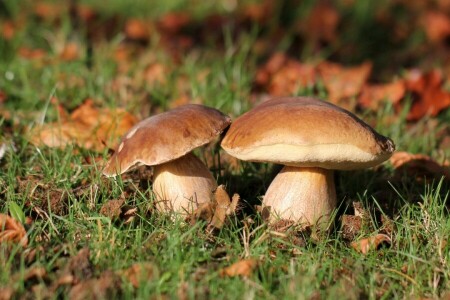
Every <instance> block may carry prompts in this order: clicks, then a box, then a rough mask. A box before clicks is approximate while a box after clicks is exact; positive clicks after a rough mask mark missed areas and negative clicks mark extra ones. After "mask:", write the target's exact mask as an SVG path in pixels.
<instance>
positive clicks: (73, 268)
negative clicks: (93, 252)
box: [63, 248, 94, 284]
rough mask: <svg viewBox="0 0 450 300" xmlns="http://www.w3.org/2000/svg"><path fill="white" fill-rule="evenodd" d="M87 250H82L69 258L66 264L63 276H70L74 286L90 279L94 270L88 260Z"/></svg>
mask: <svg viewBox="0 0 450 300" xmlns="http://www.w3.org/2000/svg"><path fill="white" fill-rule="evenodd" d="M89 256H90V251H89V248H83V249H81V250H80V251H78V253H77V254H76V255H75V256H73V257H71V258H70V260H69V262H68V263H67V265H66V267H65V269H64V271H63V275H71V276H73V277H72V281H73V283H74V284H76V283H78V282H81V281H83V280H86V279H89V278H91V277H92V275H93V272H94V269H93V265H92V263H91V260H90V258H89Z"/></svg>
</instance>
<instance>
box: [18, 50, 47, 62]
mask: <svg viewBox="0 0 450 300" xmlns="http://www.w3.org/2000/svg"><path fill="white" fill-rule="evenodd" d="M45 54H46V53H45V51H44V50H43V49H30V48H26V47H21V48H19V55H20V56H21V57H23V58H26V59H40V58H43V57H44V56H45Z"/></svg>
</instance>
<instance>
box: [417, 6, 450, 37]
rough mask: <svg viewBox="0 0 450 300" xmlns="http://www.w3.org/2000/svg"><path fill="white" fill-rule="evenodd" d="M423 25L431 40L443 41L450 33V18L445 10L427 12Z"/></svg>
mask: <svg viewBox="0 0 450 300" xmlns="http://www.w3.org/2000/svg"><path fill="white" fill-rule="evenodd" d="M422 26H423V28H424V30H425V33H426V34H427V37H428V39H429V40H430V41H431V42H441V41H443V40H445V39H446V38H447V37H448V36H449V35H450V18H449V17H448V16H447V14H446V13H444V12H440V11H428V12H426V13H425V14H424V17H423V20H422Z"/></svg>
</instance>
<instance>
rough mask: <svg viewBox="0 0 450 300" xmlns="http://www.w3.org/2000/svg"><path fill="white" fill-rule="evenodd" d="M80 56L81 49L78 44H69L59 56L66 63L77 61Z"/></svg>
mask: <svg viewBox="0 0 450 300" xmlns="http://www.w3.org/2000/svg"><path fill="white" fill-rule="evenodd" d="M78 56H79V48H78V45H77V44H76V43H67V44H66V45H65V46H64V48H63V50H62V51H61V53H60V54H59V57H60V58H61V59H62V60H65V61H72V60H76V59H77V58H78Z"/></svg>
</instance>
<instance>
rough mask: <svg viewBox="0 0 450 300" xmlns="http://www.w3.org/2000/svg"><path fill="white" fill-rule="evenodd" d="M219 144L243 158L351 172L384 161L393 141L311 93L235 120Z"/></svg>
mask: <svg viewBox="0 0 450 300" xmlns="http://www.w3.org/2000/svg"><path fill="white" fill-rule="evenodd" d="M222 148H224V149H225V150H226V152H228V153H229V154H230V155H232V156H234V157H237V158H239V159H241V160H246V161H255V162H272V163H277V164H283V165H287V166H294V167H320V168H325V169H334V170H352V169H360V168H367V167H372V166H375V165H377V164H379V163H381V162H383V161H385V160H386V159H388V158H389V157H390V156H391V155H392V153H393V152H394V150H395V145H394V143H393V142H392V140H390V139H389V138H386V137H384V136H382V135H380V134H378V133H377V132H376V131H375V130H374V129H372V128H371V127H370V126H369V125H367V124H366V123H364V122H363V121H362V120H360V119H359V118H358V117H356V116H355V115H353V114H352V113H350V112H348V111H346V110H344V109H342V108H340V107H338V106H335V105H333V104H331V103H328V102H324V101H322V100H319V99H315V98H310V97H283V98H274V99H271V100H268V101H266V102H263V103H262V104H260V105H258V106H257V107H255V108H254V109H253V110H251V111H248V112H247V113H245V114H243V115H242V116H241V117H239V118H238V119H236V120H235V121H234V122H233V124H232V125H231V126H230V128H229V130H228V132H227V134H226V135H225V138H224V139H223V141H222Z"/></svg>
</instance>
